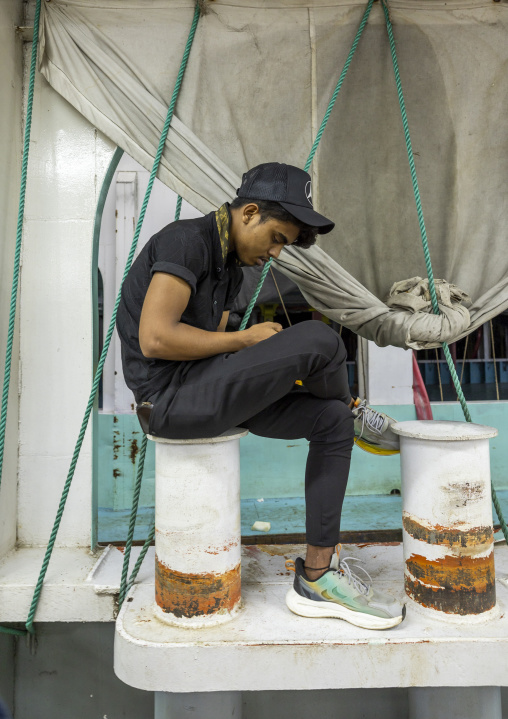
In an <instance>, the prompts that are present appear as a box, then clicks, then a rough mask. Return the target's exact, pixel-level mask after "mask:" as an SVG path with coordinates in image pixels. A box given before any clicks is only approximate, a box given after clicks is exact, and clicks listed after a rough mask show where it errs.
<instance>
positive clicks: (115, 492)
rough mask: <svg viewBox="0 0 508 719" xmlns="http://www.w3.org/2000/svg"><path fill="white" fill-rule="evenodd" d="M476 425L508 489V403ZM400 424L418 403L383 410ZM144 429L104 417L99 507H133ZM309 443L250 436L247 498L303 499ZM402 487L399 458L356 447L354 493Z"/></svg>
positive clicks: (482, 413)
mask: <svg viewBox="0 0 508 719" xmlns="http://www.w3.org/2000/svg"><path fill="white" fill-rule="evenodd" d="M469 407H470V410H471V415H472V418H473V421H474V422H478V423H479V424H487V425H492V426H493V427H497V428H498V430H499V436H498V437H496V438H495V439H493V440H491V444H490V450H491V470H492V479H493V481H494V484H495V486H496V488H498V489H508V472H507V471H506V467H507V466H508V441H507V438H508V402H472V403H470V405H469ZM377 409H380V410H382V411H384V412H387V413H388V414H390V415H391V416H392V417H394V418H395V419H398V420H399V421H404V420H411V419H416V415H415V410H414V406H413V405H390V406H388V405H387V406H380V407H377ZM432 410H433V413H434V419H448V420H462V419H463V416H462V410H461V408H460V405H459V404H458V403H456V402H455V403H454V402H448V403H436V404H433V405H432ZM140 441H141V430H140V428H139V425H138V422H137V418H136V417H135V416H134V415H109V414H100V415H99V448H98V452H99V461H98V476H97V482H98V500H99V502H98V503H99V506H100V507H103V508H109V509H114V510H122V509H128V508H130V506H131V501H132V490H133V486H134V480H135V472H136V467H135V463H136V458H137V449H138V447H139V444H140ZM306 456H307V442H306V441H305V440H294V441H285V440H275V439H265V438H262V437H255V436H254V435H248V436H247V437H246V438H245V439H243V440H242V441H241V477H242V487H241V494H242V498H243V499H246V498H258V499H259V498H265V499H269V498H276V497H281V498H285V497H301V496H303V493H304V473H305V460H306ZM154 465H155V462H154V445H153V443H151V442H149V443H148V450H147V455H146V463H145V475H144V479H143V487H142V491H141V497H140V505H141V506H153V504H154ZM399 488H400V465H399V456H398V455H394V456H391V457H379V456H375V455H371V454H368V453H366V452H363V451H362V450H360V449H358V448H355V449H354V451H353V458H352V463H351V472H350V478H349V483H348V491H347V493H348V494H349V495H357V496H358V495H360V496H364V495H383V494H384V495H386V494H390V492H391V491H392V490H393V489H399Z"/></svg>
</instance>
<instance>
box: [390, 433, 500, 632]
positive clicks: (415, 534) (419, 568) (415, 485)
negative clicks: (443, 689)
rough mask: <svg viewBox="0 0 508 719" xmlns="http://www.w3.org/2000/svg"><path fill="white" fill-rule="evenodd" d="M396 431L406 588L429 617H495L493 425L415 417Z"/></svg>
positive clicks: (479, 618) (447, 618) (456, 619)
mask: <svg viewBox="0 0 508 719" xmlns="http://www.w3.org/2000/svg"><path fill="white" fill-rule="evenodd" d="M393 430H394V432H396V433H397V434H399V435H400V442H401V448H400V449H401V454H400V457H401V472H402V526H403V543H404V561H405V587H406V593H407V594H408V596H409V597H410V599H411V600H413V601H414V602H415V603H416V605H417V607H418V608H419V609H421V610H422V611H424V612H425V613H428V614H429V616H432V617H434V618H442V619H446V620H447V621H458V622H464V621H466V622H472V621H473V622H474V621H477V620H479V621H483V620H486V619H490V618H493V617H495V616H497V608H496V588H495V573H494V540H493V528H492V498H491V488H490V457H489V439H490V438H491V437H495V436H496V435H497V429H494V428H493V427H485V426H483V425H479V424H471V423H469V422H444V421H414V422H399V423H397V424H395V425H394V427H393ZM413 606H414V605H413Z"/></svg>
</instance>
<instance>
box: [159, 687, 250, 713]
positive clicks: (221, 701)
mask: <svg viewBox="0 0 508 719" xmlns="http://www.w3.org/2000/svg"><path fill="white" fill-rule="evenodd" d="M154 698H155V707H154V709H155V711H154V717H155V719H229V718H230V717H234V719H242V692H201V693H199V694H197V693H191V694H169V693H168V692H155V697H154Z"/></svg>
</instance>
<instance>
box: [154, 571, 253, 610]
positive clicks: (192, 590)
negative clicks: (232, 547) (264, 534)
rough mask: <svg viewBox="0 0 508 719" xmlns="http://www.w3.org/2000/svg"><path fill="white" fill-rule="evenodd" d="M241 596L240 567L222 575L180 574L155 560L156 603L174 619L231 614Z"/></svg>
mask: <svg viewBox="0 0 508 719" xmlns="http://www.w3.org/2000/svg"><path fill="white" fill-rule="evenodd" d="M240 596H241V578H240V564H237V566H236V567H234V569H231V570H230V571H229V572H225V573H224V574H210V573H206V574H183V573H181V572H177V571H175V570H174V569H170V568H169V567H166V566H165V565H164V564H163V563H162V562H160V561H159V559H158V558H157V557H156V560H155V601H156V602H157V604H158V606H159V607H160V608H161V609H162V610H163V611H164V612H167V613H171V614H174V615H175V616H176V617H189V618H190V617H197V616H203V615H209V614H215V613H217V612H220V611H232V610H233V609H234V608H235V606H236V605H237V604H238V603H239V601H240Z"/></svg>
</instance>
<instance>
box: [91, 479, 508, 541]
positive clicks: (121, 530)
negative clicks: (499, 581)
mask: <svg viewBox="0 0 508 719" xmlns="http://www.w3.org/2000/svg"><path fill="white" fill-rule="evenodd" d="M498 498H499V501H500V502H501V507H502V508H503V512H504V514H505V516H506V515H508V491H506V490H504V491H501V492H498ZM241 512H242V535H243V536H266V537H267V539H269V537H270V535H272V536H274V535H284V534H303V533H304V532H305V501H304V499H303V497H286V498H281V499H265V500H264V502H258V501H257V500H256V499H243V500H242V503H241ZM401 514H402V501H401V498H400V496H397V495H392V496H390V495H388V496H386V495H385V496H379V495H369V496H368V497H354V496H349V497H346V499H345V501H344V505H343V509H342V518H341V530H342V531H343V532H366V531H369V532H373V531H377V532H379V531H389V530H398V529H402V522H401ZM153 520H154V508H153V507H141V508H140V510H139V513H138V519H137V522H136V529H135V532H134V540H135V541H144V540H145V539H146V537H147V535H148V532H149V529H150V527H151V526H152V524H153ZM258 520H259V521H262V522H270V525H271V527H270V531H269V532H254V531H253V530H252V525H253V524H254V522H256V521H258ZM496 522H497V519H496V517H495V513H494V523H496ZM128 526H129V512H128V510H125V509H124V510H118V511H116V512H115V511H114V510H112V509H105V508H104V507H101V508H100V509H99V541H100V542H122V541H125V538H126V537H127V528H128ZM497 538H498V537H496V539H497ZM499 538H500V539H501V537H499Z"/></svg>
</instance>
